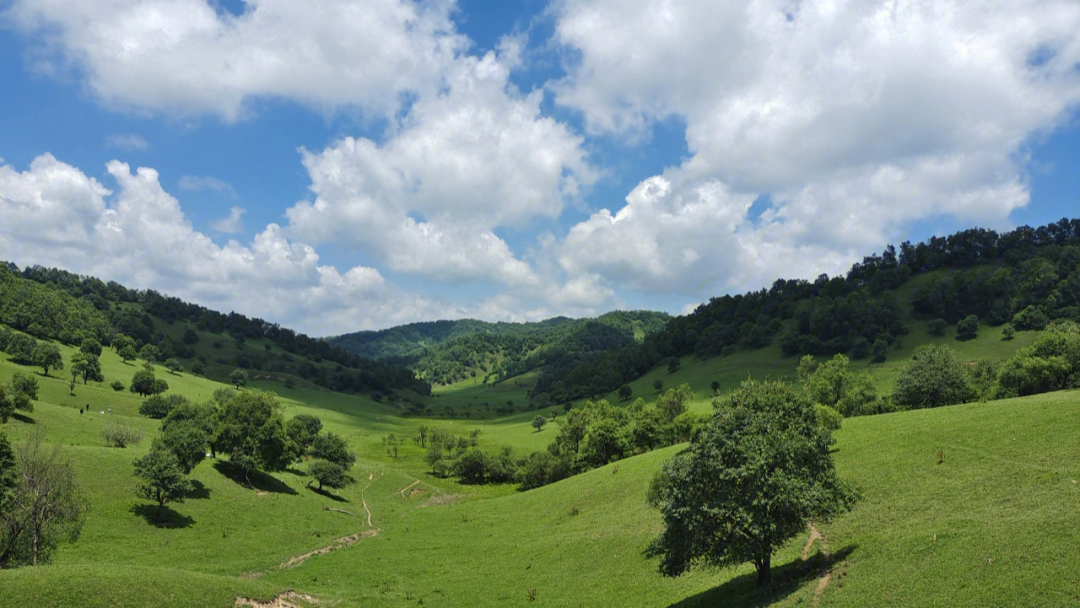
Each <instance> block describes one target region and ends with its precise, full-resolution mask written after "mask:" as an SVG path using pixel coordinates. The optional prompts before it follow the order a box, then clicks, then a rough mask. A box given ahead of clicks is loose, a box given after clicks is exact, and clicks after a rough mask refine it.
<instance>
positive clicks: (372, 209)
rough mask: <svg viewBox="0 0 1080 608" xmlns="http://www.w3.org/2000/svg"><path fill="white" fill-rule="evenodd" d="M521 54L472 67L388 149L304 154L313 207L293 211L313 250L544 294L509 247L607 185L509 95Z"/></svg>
mask: <svg viewBox="0 0 1080 608" xmlns="http://www.w3.org/2000/svg"><path fill="white" fill-rule="evenodd" d="M514 48H515V47H513V46H511V48H504V50H503V52H502V53H500V54H498V55H497V54H496V53H494V52H490V53H488V54H486V55H485V56H484V57H482V58H476V57H470V58H463V59H461V60H460V61H459V62H458V63H457V64H456V65H455V67H454V68H453V69H452V70H450V71H449V72H448V73H447V76H446V89H445V90H444V92H443V93H442V94H441V95H438V96H435V97H426V98H421V99H419V100H417V101H416V103H415V104H414V105H413V106H412V109H411V110H410V112H409V114H408V116H406V117H404V118H403V119H401V120H400V121H399V122H398V123H397V124H396V125H395V126H394V129H393V132H392V133H391V134H390V135H389V136H388V138H387V140H386V141H385V142H384V143H382V144H379V143H376V142H374V141H372V140H370V139H365V138H351V137H349V138H345V139H343V140H341V141H339V142H336V143H335V144H333V145H331V146H330V147H328V148H326V149H325V150H323V151H321V152H318V153H315V152H310V151H307V150H305V151H303V163H304V166H305V167H306V168H307V170H308V173H309V174H310V176H311V180H312V185H311V190H312V192H313V193H314V194H315V199H314V200H313V201H305V202H301V203H298V204H297V205H295V206H294V207H292V208H291V209H289V210H288V212H287V216H288V217H289V221H290V223H289V228H290V230H291V231H292V232H293V233H295V234H297V235H298V236H300V237H301V238H304V239H305V240H308V241H309V242H314V243H318V242H324V241H334V242H339V243H346V244H349V245H351V246H354V247H359V248H361V249H365V250H368V251H370V252H372V253H374V254H376V255H378V256H380V258H381V259H382V260H384V261H385V263H387V264H388V265H389V267H390V268H392V269H394V270H398V271H401V272H408V273H411V274H417V275H421V276H425V277H428V278H432V279H438V280H446V281H451V282H453V281H462V280H475V279H491V280H494V281H497V282H501V283H504V284H508V285H514V286H521V285H532V284H536V283H537V281H538V278H537V277H536V275H535V273H534V272H533V270H532V268H531V267H530V266H529V265H528V264H526V263H525V262H523V261H522V260H520V259H518V258H517V257H516V256H515V254H514V253H513V252H512V251H511V249H510V248H509V246H508V245H507V244H506V242H505V241H504V240H503V239H501V238H500V237H499V236H497V235H496V234H495V232H494V230H495V229H496V228H497V227H507V226H509V227H524V226H527V225H528V224H529V223H531V222H532V221H534V220H535V219H537V218H557V217H558V216H559V214H560V213H561V211H562V209H563V207H564V206H565V205H566V203H567V202H568V201H572V200H576V199H577V198H578V197H580V195H581V191H582V189H583V188H586V187H588V186H589V185H591V184H592V183H593V182H594V181H595V172H594V170H593V169H592V168H591V167H590V165H589V164H588V162H587V159H586V153H585V151H584V149H583V148H582V138H581V137H580V136H578V135H575V134H574V133H573V132H572V131H571V130H570V129H569V128H567V127H566V126H565V125H564V124H562V123H559V122H557V121H555V120H553V119H551V118H548V117H544V116H542V115H541V112H540V102H541V100H542V93H541V92H539V91H535V92H532V93H529V94H522V93H519V92H518V91H517V90H516V89H515V88H514V87H513V86H512V85H510V84H509V80H508V79H509V74H510V69H511V67H512V66H513V61H515V60H516V57H517V53H516V52H515V50H514Z"/></svg>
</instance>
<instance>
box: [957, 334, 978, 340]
mask: <svg viewBox="0 0 1080 608" xmlns="http://www.w3.org/2000/svg"><path fill="white" fill-rule="evenodd" d="M978 337H979V335H978V334H963V335H959V334H958V335H957V336H956V337H955V338H953V339H954V340H956V341H957V342H968V341H971V340H974V339H975V338H978Z"/></svg>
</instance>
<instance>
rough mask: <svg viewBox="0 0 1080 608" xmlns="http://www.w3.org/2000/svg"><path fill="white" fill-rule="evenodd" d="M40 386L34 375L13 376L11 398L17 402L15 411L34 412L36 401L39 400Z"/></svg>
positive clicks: (20, 374)
mask: <svg viewBox="0 0 1080 608" xmlns="http://www.w3.org/2000/svg"><path fill="white" fill-rule="evenodd" d="M39 388H40V385H39V384H38V379H37V378H36V377H34V376H33V375H26V374H22V373H19V372H15V373H14V374H12V376H11V384H10V389H11V390H10V397H11V399H12V400H13V401H14V402H15V409H17V410H23V411H24V412H32V411H34V400H35V399H37V398H38V390H39Z"/></svg>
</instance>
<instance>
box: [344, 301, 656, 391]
mask: <svg viewBox="0 0 1080 608" xmlns="http://www.w3.org/2000/svg"><path fill="white" fill-rule="evenodd" d="M670 318H671V317H670V316H669V315H667V313H661V312H650V311H614V312H609V313H607V314H605V315H602V316H600V317H597V318H595V319H570V318H567V317H555V318H552V319H547V320H545V321H540V322H536V323H503V322H500V323H487V322H484V321H477V320H475V319H463V320H460V321H434V322H429V323H412V324H409V325H402V326H399V327H393V328H390V329H385V330H382V331H367V332H357V333H353V334H346V335H343V336H337V337H334V338H330V339H329V342H330V343H331V344H333V345H335V346H339V347H341V348H343V349H345V350H347V351H349V352H352V353H355V354H358V355H362V356H365V357H371V358H375V359H378V360H381V361H384V362H386V363H391V364H395V365H402V366H408V367H409V368H411V369H413V370H414V371H416V372H417V374H419V375H420V376H421V377H422V378H424V379H425V380H428V381H430V382H432V383H436V384H451V383H454V382H458V381H461V380H464V379H466V378H470V377H482V378H484V380H485V381H486V382H496V381H498V380H501V379H504V378H508V377H512V376H515V375H518V374H521V373H524V372H527V371H531V370H534V369H538V368H543V367H545V366H551V365H557V366H560V367H566V366H568V365H574V364H576V363H580V362H581V361H583V360H587V359H590V358H593V357H595V356H597V355H598V354H601V353H605V352H610V351H612V350H617V349H620V348H624V347H626V346H629V345H631V344H636V343H637V342H640V341H641V340H642V339H643V338H644V337H645V336H647V335H650V334H653V333H655V332H657V331H659V330H660V329H662V328H663V326H664V325H665V324H666V323H667V322H668V320H669V319H670Z"/></svg>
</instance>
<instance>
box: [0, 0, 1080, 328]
mask: <svg viewBox="0 0 1080 608" xmlns="http://www.w3.org/2000/svg"><path fill="white" fill-rule="evenodd" d="M1078 108H1080V2H1078V1H1077V0H1004V1H1000V2H994V1H986V0H979V1H960V0H955V1H952V0H934V1H926V0H923V1H905V0H889V1H878V0H851V1H844V0H831V1H826V0H821V1H814V0H801V1H800V0H751V1H735V0H732V1H717V0H683V1H681V2H671V1H664V0H550V1H548V2H543V1H540V0H520V1H517V2H514V1H509V0H501V1H497V2H496V1H492V0H486V1H480V0H462V1H460V2H454V1H452V0H431V1H413V0H333V1H331V0H306V1H304V2H295V1H289V0H246V1H245V0H0V260H6V261H10V262H14V263H16V264H18V265H20V266H28V265H35V264H37V265H43V266H55V267H59V268H63V269H66V270H69V271H72V272H76V273H79V274H85V275H93V276H97V277H100V278H102V279H105V280H115V281H118V282H120V283H123V284H125V285H127V286H129V287H134V288H143V289H156V290H159V291H162V292H165V293H168V294H171V295H176V296H179V297H181V298H183V299H185V300H188V301H193V302H197V303H200V304H202V305H205V306H207V307H210V308H213V309H216V310H222V311H236V312H240V313H243V314H246V315H249V316H254V317H261V318H263V319H266V320H268V321H272V322H277V323H281V324H282V325H285V326H288V327H293V328H295V329H298V330H300V331H303V332H306V333H309V334H312V335H336V334H341V333H347V332H351V331H357V330H362V329H380V328H385V327H390V326H394V325H399V324H403V323H410V322H414V321H429V320H436V319H453V318H478V319H483V320H489V321H534V320H540V319H544V318H549V317H552V316H557V315H567V316H575V317H577V316H592V315H597V314H601V313H603V312H606V311H609V310H614V309H624V310H625V309H651V310H665V311H668V312H670V313H673V314H683V313H686V312H689V311H691V310H693V309H694V307H695V306H697V305H698V304H700V303H701V302H704V301H707V300H708V299H709V298H710V297H715V296H720V295H723V294H726V293H740V292H745V291H748V290H754V289H760V288H763V287H768V286H769V285H771V284H772V282H773V281H775V280H776V279H778V278H788V279H792V278H808V279H812V278H814V277H816V276H818V275H819V274H821V273H827V274H830V275H836V274H842V273H844V272H846V270H847V269H849V268H850V267H851V264H852V263H854V262H856V261H858V260H861V259H862V257H863V256H866V255H870V254H873V253H876V252H880V251H881V250H882V249H883V248H884V246H885V245H887V244H889V243H897V244H898V243H900V242H901V241H904V240H912V241H918V240H923V239H925V238H928V237H929V236H931V235H935V234H939V235H943V234H949V233H951V232H954V231H956V230H960V229H964V228H968V227H972V226H980V227H985V228H992V229H997V230H1007V229H1010V228H1013V227H1015V226H1018V225H1022V224H1028V225H1033V226H1034V225H1040V224H1044V223H1047V222H1050V221H1055V220H1057V219H1060V218H1061V217H1076V216H1077V215H1080V120H1078V118H1080V116H1078Z"/></svg>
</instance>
